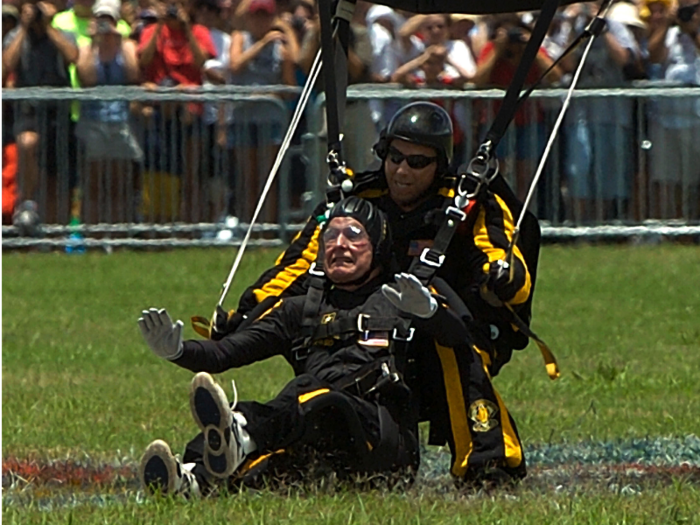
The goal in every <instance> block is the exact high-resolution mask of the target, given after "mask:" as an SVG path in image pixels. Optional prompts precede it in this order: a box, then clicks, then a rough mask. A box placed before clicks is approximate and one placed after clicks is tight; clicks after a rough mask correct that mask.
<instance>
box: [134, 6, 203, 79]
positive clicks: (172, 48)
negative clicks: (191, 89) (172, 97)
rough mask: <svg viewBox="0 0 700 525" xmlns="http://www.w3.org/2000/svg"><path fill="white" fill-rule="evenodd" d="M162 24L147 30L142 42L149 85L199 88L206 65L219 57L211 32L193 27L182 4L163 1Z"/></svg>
mask: <svg viewBox="0 0 700 525" xmlns="http://www.w3.org/2000/svg"><path fill="white" fill-rule="evenodd" d="M155 8H156V14H157V17H158V22H157V23H155V24H151V25H149V26H147V27H146V28H144V30H143V32H142V33H141V39H140V41H139V50H138V51H139V64H140V66H141V68H143V74H144V78H145V80H146V82H153V83H154V84H157V85H163V84H164V81H166V79H169V80H170V82H167V81H166V82H165V83H166V84H169V85H186V86H192V85H195V86H199V85H201V84H202V66H204V62H205V61H206V60H207V59H209V58H212V57H215V56H216V49H215V48H214V43H213V42H212V40H211V36H210V35H209V30H208V29H207V28H206V27H204V26H202V25H199V24H192V23H191V21H190V16H189V14H188V12H187V9H186V8H185V4H184V2H182V1H177V0H161V1H159V2H158V3H157V4H156V6H155Z"/></svg>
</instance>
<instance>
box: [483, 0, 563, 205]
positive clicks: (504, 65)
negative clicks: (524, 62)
mask: <svg viewBox="0 0 700 525" xmlns="http://www.w3.org/2000/svg"><path fill="white" fill-rule="evenodd" d="M529 39H530V29H529V27H528V26H527V25H526V24H524V23H523V22H522V20H521V18H520V17H519V16H518V15H516V14H504V15H497V16H496V17H494V20H493V30H492V34H491V38H490V39H489V41H488V42H487V43H486V45H485V46H484V48H483V49H482V50H481V54H480V55H479V58H478V60H477V64H476V75H474V77H473V79H472V82H474V85H475V86H476V87H496V88H503V89H505V88H507V87H508V86H509V85H510V83H511V81H512V80H513V76H514V75H515V70H516V68H517V67H518V64H520V59H521V58H522V56H523V52H524V51H525V46H526V45H527V42H528V40H529ZM551 65H552V59H551V58H550V57H549V55H547V52H546V51H545V49H544V48H542V47H540V50H539V52H538V53H537V56H536V58H535V61H534V63H533V64H532V67H531V68H530V71H529V72H528V75H527V77H526V79H525V85H526V86H529V85H532V84H534V83H535V82H537V80H538V79H539V78H540V76H541V75H542V74H543V73H544V72H545V71H546V70H547V69H548V68H549V67H550V66H551ZM561 75H562V74H561V70H560V69H559V67H555V68H553V69H552V71H550V72H549V73H548V74H547V76H546V77H545V78H544V80H543V85H549V84H552V83H555V82H557V81H558V80H559V79H560V78H561ZM500 104H501V103H500V101H496V102H495V103H493V106H492V111H491V117H490V118H487V116H488V112H487V108H486V107H484V108H482V111H481V120H480V121H481V124H482V125H485V124H487V122H488V121H490V120H492V119H493V116H494V115H495V114H496V113H497V112H498V110H499V108H500ZM543 120H544V115H543V112H542V108H541V107H540V105H539V104H538V103H537V102H531V101H530V102H528V103H526V104H525V105H523V106H522V107H521V108H520V109H519V110H518V112H517V113H516V114H515V118H514V122H513V124H514V130H513V128H511V131H512V132H514V133H515V176H516V184H515V188H516V193H517V195H518V197H519V198H520V199H524V198H525V195H526V192H527V181H528V178H529V176H530V175H531V174H532V173H533V171H534V168H535V160H536V159H537V158H539V156H540V154H541V152H542V150H543V148H544V126H543ZM509 142H512V139H510V140H509V136H508V134H506V136H505V137H504V138H503V140H502V141H501V145H500V147H499V148H498V150H497V153H498V157H499V159H500V161H501V165H502V166H503V162H504V157H505V147H504V146H507V145H508V143H509Z"/></svg>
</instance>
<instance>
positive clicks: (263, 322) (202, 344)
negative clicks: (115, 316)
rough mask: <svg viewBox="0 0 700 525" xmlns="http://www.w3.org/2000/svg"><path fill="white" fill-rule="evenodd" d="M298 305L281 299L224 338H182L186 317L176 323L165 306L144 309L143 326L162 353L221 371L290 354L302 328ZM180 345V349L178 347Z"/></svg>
mask: <svg viewBox="0 0 700 525" xmlns="http://www.w3.org/2000/svg"><path fill="white" fill-rule="evenodd" d="M297 310H298V308H296V309H295V306H294V305H291V308H287V307H286V304H285V305H283V302H282V301H281V300H280V301H278V303H277V304H276V305H275V306H273V307H272V308H271V309H270V310H269V311H268V312H266V314H264V315H263V316H261V317H260V318H259V319H258V320H257V321H255V322H254V323H253V324H252V325H250V326H249V327H248V328H246V329H245V330H241V331H239V332H236V333H234V334H231V335H229V336H227V337H225V338H224V339H221V340H220V341H212V340H203V341H201V340H188V341H182V336H181V333H182V321H177V322H176V323H172V320H171V319H170V316H169V315H168V314H167V312H165V310H160V311H158V310H155V309H151V310H149V311H144V312H143V315H142V317H141V318H140V319H139V327H140V328H141V333H142V334H143V336H144V339H145V340H146V343H147V344H148V346H149V347H150V348H151V350H152V351H153V352H154V353H155V354H156V355H158V356H159V357H163V358H165V359H168V360H169V361H172V362H173V363H175V364H176V365H178V366H181V367H183V368H187V369H188V370H192V371H193V372H210V373H221V372H224V371H226V370H228V369H230V368H239V367H241V366H245V365H248V364H251V363H254V362H257V361H262V360H264V359H267V358H268V357H272V356H275V355H284V354H287V353H288V351H289V349H290V348H291V344H292V340H293V337H294V336H293V334H295V333H296V332H298V330H299V322H298V321H297V320H296V317H298V316H296V317H295V315H294V314H295V313H299V312H297ZM176 349H177V350H176Z"/></svg>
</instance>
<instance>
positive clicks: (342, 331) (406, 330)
mask: <svg viewBox="0 0 700 525" xmlns="http://www.w3.org/2000/svg"><path fill="white" fill-rule="evenodd" d="M409 325H410V320H407V319H404V318H401V317H377V316H370V315H367V314H358V315H357V316H355V317H342V318H340V319H333V320H332V321H330V322H328V323H324V324H320V325H318V326H317V327H316V329H315V330H314V333H313V336H312V340H313V341H317V340H319V339H328V338H329V337H338V336H342V335H346V334H356V333H363V332H374V331H383V332H392V331H394V330H395V331H396V332H395V333H396V335H397V336H398V337H399V338H403V339H405V338H407V337H409V335H410V326H409Z"/></svg>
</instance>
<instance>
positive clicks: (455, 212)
mask: <svg viewBox="0 0 700 525" xmlns="http://www.w3.org/2000/svg"><path fill="white" fill-rule="evenodd" d="M445 215H456V216H457V217H458V218H459V220H460V221H463V220H464V219H466V218H467V214H466V213H464V211H462V210H460V209H459V208H455V207H454V206H448V207H447V209H446V210H445Z"/></svg>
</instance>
